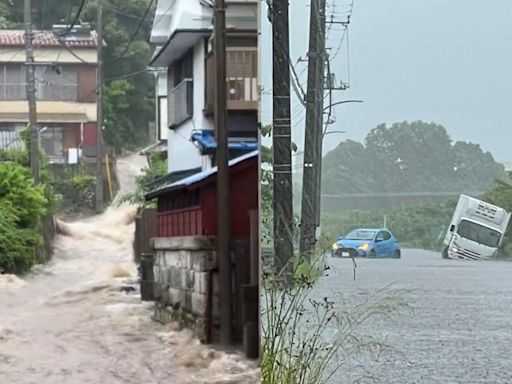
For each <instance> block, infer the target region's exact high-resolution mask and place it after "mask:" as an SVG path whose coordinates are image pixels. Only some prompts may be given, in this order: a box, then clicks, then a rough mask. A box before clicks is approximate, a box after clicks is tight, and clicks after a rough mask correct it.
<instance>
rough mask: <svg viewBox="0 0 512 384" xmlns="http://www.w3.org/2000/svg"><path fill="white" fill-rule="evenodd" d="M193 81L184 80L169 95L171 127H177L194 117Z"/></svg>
mask: <svg viewBox="0 0 512 384" xmlns="http://www.w3.org/2000/svg"><path fill="white" fill-rule="evenodd" d="M193 84H194V83H193V81H192V79H184V80H183V81H182V82H181V83H179V84H178V85H177V86H175V87H174V88H173V89H172V90H171V92H170V94H169V102H168V106H169V125H170V127H175V126H177V125H179V124H181V123H183V122H184V121H185V120H187V119H188V118H190V117H192V114H193V104H194V86H193Z"/></svg>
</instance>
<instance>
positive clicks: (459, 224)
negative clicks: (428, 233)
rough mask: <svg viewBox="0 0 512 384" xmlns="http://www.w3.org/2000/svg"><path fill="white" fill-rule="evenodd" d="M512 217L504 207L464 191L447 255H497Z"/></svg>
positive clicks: (446, 240)
mask: <svg viewBox="0 0 512 384" xmlns="http://www.w3.org/2000/svg"><path fill="white" fill-rule="evenodd" d="M509 221H510V213H508V212H507V211H505V210H504V209H503V208H500V207H497V206H495V205H492V204H489V203H486V202H484V201H481V200H478V199H475V198H474V197H470V196H466V195H460V197H459V202H458V203H457V207H456V208H455V212H454V213H453V217H452V220H451V222H450V226H449V227H448V231H447V232H446V236H445V238H444V242H443V252H442V254H443V258H446V259H463V260H480V259H492V258H495V257H496V254H497V253H498V248H499V246H500V245H501V242H502V241H503V235H504V234H505V231H506V229H507V226H508V223H509Z"/></svg>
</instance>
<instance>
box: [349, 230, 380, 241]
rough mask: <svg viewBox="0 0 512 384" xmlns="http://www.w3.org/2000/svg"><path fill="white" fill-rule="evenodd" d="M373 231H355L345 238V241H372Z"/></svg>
mask: <svg viewBox="0 0 512 384" xmlns="http://www.w3.org/2000/svg"><path fill="white" fill-rule="evenodd" d="M374 237H375V231H367V230H364V229H355V230H353V231H352V232H350V233H349V234H348V235H347V236H345V239H346V240H373V238H374Z"/></svg>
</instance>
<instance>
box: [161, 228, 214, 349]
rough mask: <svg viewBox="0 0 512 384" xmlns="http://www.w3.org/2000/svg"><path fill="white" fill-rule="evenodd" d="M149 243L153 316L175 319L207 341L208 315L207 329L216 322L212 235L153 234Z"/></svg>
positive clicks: (208, 339)
mask: <svg viewBox="0 0 512 384" xmlns="http://www.w3.org/2000/svg"><path fill="white" fill-rule="evenodd" d="M152 246H153V249H154V264H153V272H154V294H155V301H156V313H155V318H156V320H158V321H162V322H167V321H169V320H171V321H177V322H178V323H179V324H180V325H181V326H182V327H186V328H189V329H191V330H192V331H193V333H194V335H195V336H196V337H197V338H199V339H200V340H201V341H203V342H208V341H210V336H212V337H215V336H214V335H212V334H209V330H208V319H209V318H210V317H211V325H210V329H213V333H214V334H215V333H216V332H215V329H218V324H219V301H218V297H219V296H218V292H219V290H218V274H217V272H216V270H217V252H216V242H215V239H214V238H211V237H172V238H167V237H166V238H154V239H152ZM210 279H211V281H210ZM210 288H211V289H212V295H211V298H210V299H209V295H208V293H209V290H210ZM210 314H211V316H210Z"/></svg>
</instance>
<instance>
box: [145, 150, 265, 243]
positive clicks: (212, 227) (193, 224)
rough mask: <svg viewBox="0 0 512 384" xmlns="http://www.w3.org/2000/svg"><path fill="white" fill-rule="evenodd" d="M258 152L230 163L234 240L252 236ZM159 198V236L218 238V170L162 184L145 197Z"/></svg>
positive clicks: (230, 197)
mask: <svg viewBox="0 0 512 384" xmlns="http://www.w3.org/2000/svg"><path fill="white" fill-rule="evenodd" d="M258 174H259V168H258V151H253V152H251V153H248V154H246V155H244V156H241V157H238V158H236V159H233V160H231V161H230V162H229V204H230V227H231V237H232V238H233V239H237V238H239V239H243V238H245V239H247V238H249V237H250V228H251V223H250V212H251V211H254V210H256V211H257V210H258V203H259V201H258V200H259V199H258V192H259V188H258V187H259V175H258ZM154 198H157V199H158V200H157V201H158V203H157V216H158V235H157V236H158V237H175V236H216V235H217V167H214V168H212V169H210V170H207V171H203V172H199V173H196V174H194V175H192V176H188V177H185V178H184V179H181V180H178V181H170V182H168V183H165V182H163V183H161V184H160V185H159V186H158V187H157V188H155V189H154V190H153V191H151V192H149V193H148V194H147V195H146V199H147V200H152V199H154Z"/></svg>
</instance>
